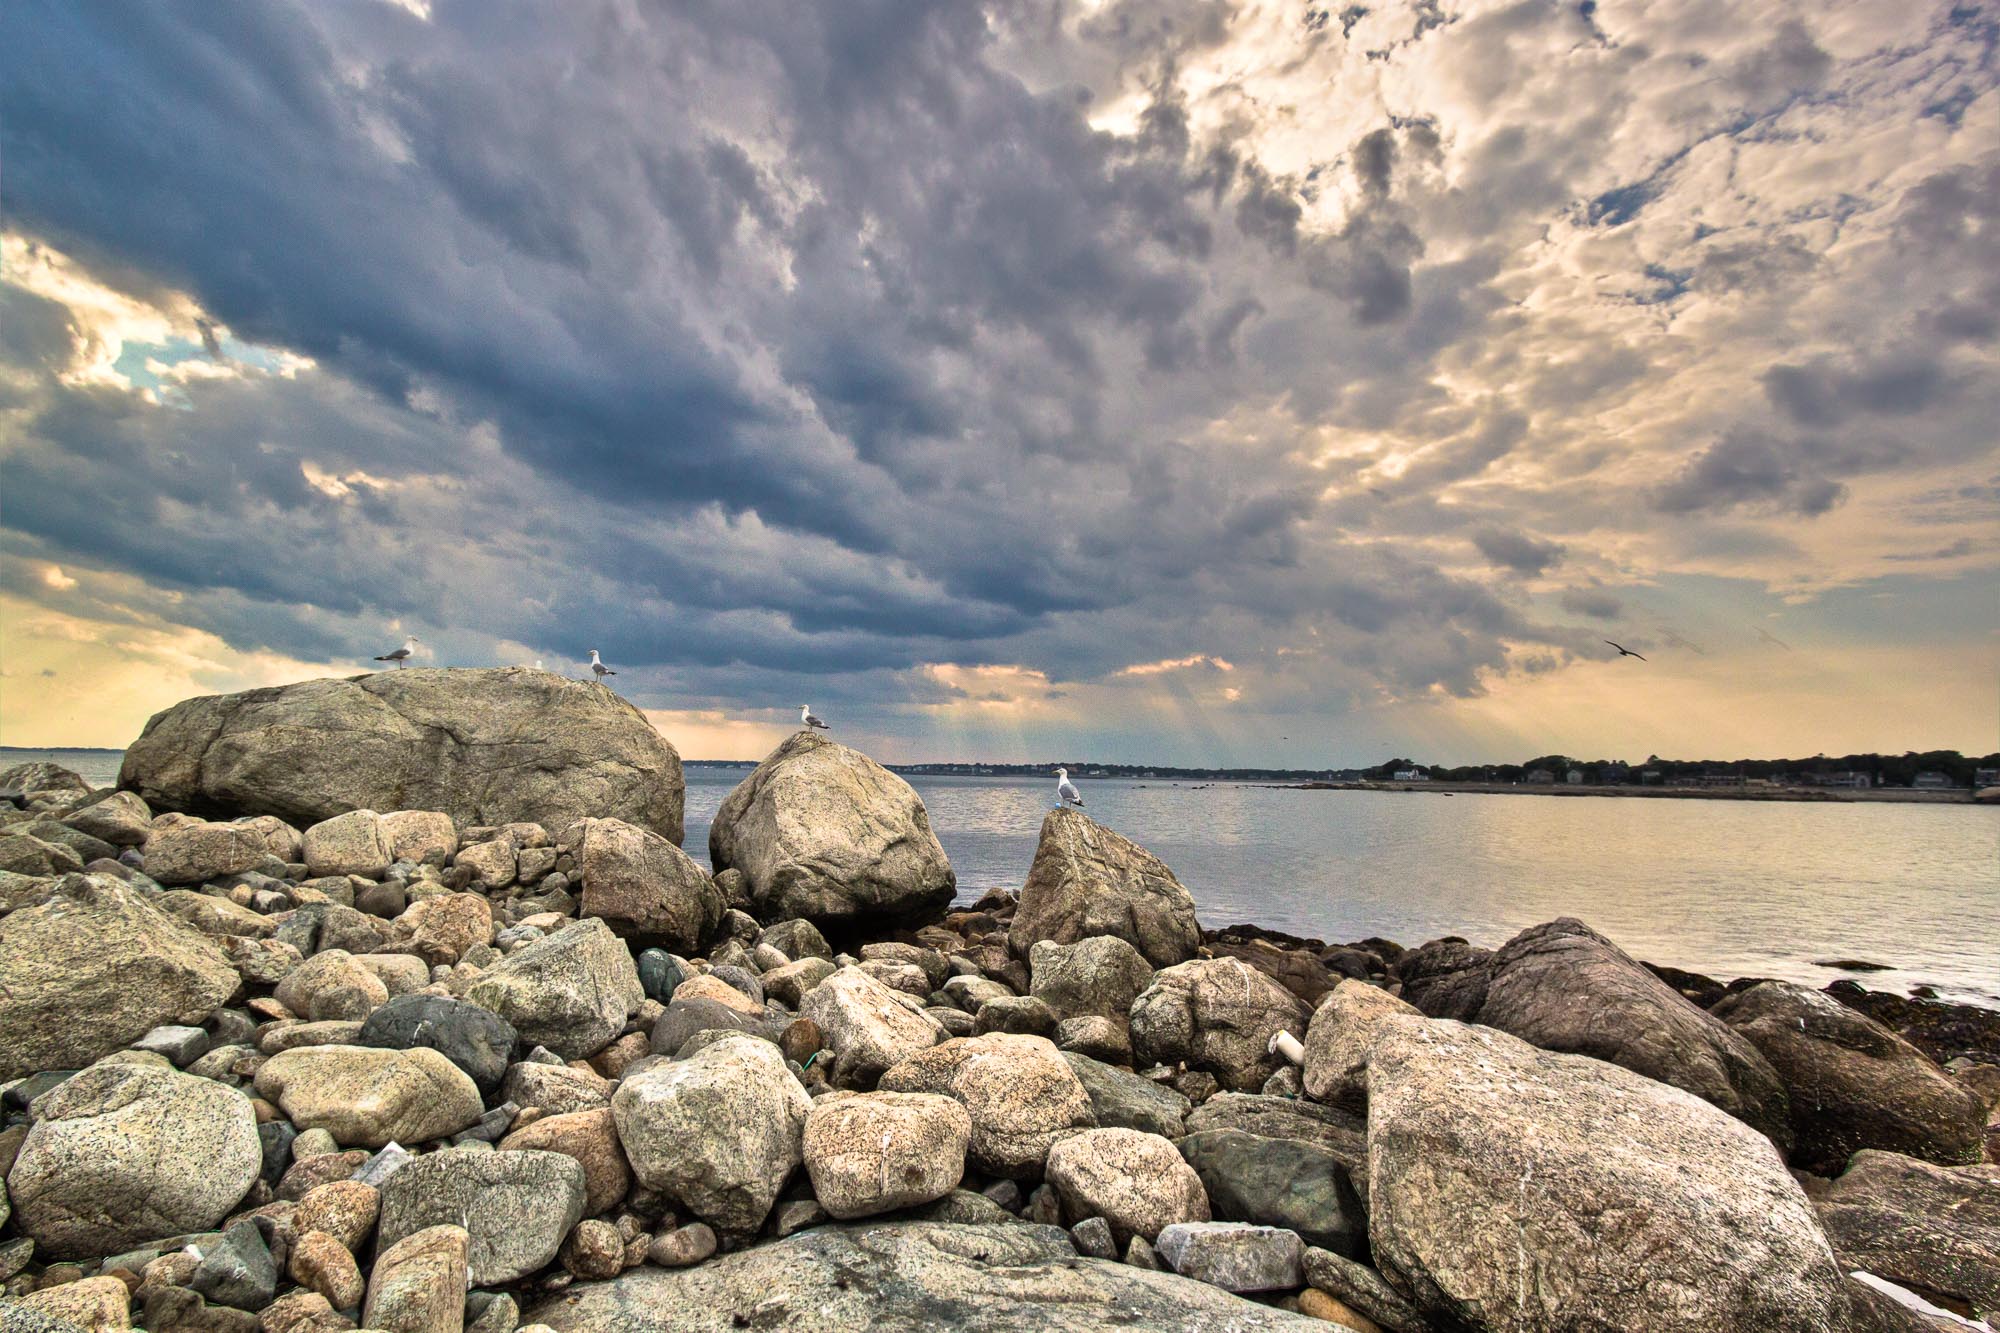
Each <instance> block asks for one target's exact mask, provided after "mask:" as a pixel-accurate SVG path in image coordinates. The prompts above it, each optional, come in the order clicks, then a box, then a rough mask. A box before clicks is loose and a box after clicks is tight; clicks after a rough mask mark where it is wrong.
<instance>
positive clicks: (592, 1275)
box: [560, 1218, 625, 1280]
mask: <svg viewBox="0 0 2000 1333" xmlns="http://www.w3.org/2000/svg"><path fill="white" fill-rule="evenodd" d="M560 1257H561V1259H562V1266H563V1267H564V1268H565V1269H567V1270H568V1271H569V1272H571V1273H573V1274H575V1275H576V1276H577V1277H579V1278H583V1279H585V1280H602V1279H604V1278H613V1277H617V1276H618V1274H619V1272H620V1270H622V1269H623V1268H624V1266H625V1238H624V1237H623V1236H620V1235H619V1234H618V1228H617V1227H615V1226H613V1225H612V1224H611V1223H609V1222H605V1221H601V1220H599V1219H597V1218H590V1219H588V1220H586V1221H582V1222H578V1223H577V1224H576V1227H575V1228H574V1229H573V1230H572V1231H571V1232H570V1233H569V1238H568V1239H566V1240H565V1241H563V1243H562V1250H561V1252H560Z"/></svg>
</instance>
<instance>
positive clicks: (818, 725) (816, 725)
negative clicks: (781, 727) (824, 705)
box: [799, 704, 833, 731]
mask: <svg viewBox="0 0 2000 1333" xmlns="http://www.w3.org/2000/svg"><path fill="white" fill-rule="evenodd" d="M799 725H800V726H802V727H804V728H806V729H807V730H808V731H832V730H833V728H832V727H829V726H828V725H826V723H824V722H822V721H820V720H819V719H818V718H816V717H814V716H813V710H812V705H811V704H800V705H799Z"/></svg>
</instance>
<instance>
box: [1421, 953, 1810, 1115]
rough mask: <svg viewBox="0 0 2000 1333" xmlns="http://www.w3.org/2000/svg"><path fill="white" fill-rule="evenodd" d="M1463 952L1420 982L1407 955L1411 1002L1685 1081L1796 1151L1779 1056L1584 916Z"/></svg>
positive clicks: (1682, 1084) (1665, 1079)
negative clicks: (1481, 950) (1491, 947)
mask: <svg viewBox="0 0 2000 1333" xmlns="http://www.w3.org/2000/svg"><path fill="white" fill-rule="evenodd" d="M1425 947H1426V949H1429V948H1430V947H1431V946H1425ZM1423 952H1424V950H1419V951H1418V954H1419V955H1420V954H1422V953H1423ZM1435 957H1436V958H1437V959H1439V960H1444V959H1445V958H1446V955H1445V953H1444V952H1442V951H1441V952H1440V953H1439V954H1438V955H1436V956H1435ZM1456 957H1457V958H1458V963H1457V965H1456V966H1455V967H1453V968H1451V969H1449V970H1445V971H1430V972H1428V973H1423V975H1425V976H1426V977H1427V978H1428V980H1426V981H1425V982H1424V983H1422V984H1418V983H1415V982H1413V981H1412V979H1411V972H1410V969H1411V966H1412V964H1413V963H1418V962H1419V959H1418V957H1417V955H1412V956H1411V957H1407V958H1405V959H1404V960H1403V968H1404V976H1403V998H1404V999H1405V1000H1406V1001H1408V1002H1410V1003H1412V1004H1415V1005H1416V1006H1417V1007H1418V1008H1419V1009H1422V1010H1423V1011H1424V1012H1425V1013H1426V1014H1429V1015H1430V1016H1431V1017H1433V1018H1458V1019H1462V1020H1464V1021H1470V1022H1477V1023H1481V1024H1483V1025H1485V1026H1487V1027H1493V1028H1498V1029H1500V1030H1501V1031H1502V1032H1508V1033H1511V1034H1513V1035H1514V1036H1516V1037H1520V1038H1521V1039H1522V1040H1524V1041H1527V1042H1530V1043H1532V1044H1533V1045H1536V1046H1539V1047H1541V1048H1542V1049H1543V1050H1549V1051H1564V1052H1568V1053H1571V1054H1575V1055H1588V1056H1591V1057H1593V1058H1595V1059H1598V1060H1604V1061H1607V1062H1609V1063H1611V1064H1614V1065H1621V1066H1623V1067H1624V1068H1626V1069H1630V1070H1632V1071H1633V1072H1634V1073H1637V1074H1643V1075H1645V1076H1646V1077H1647V1078H1651V1079H1657V1080H1658V1081H1660V1082H1662V1083H1667V1084H1671V1085H1672V1086H1674V1087H1677V1088H1683V1089H1686V1090H1687V1091H1689V1092H1692V1093H1693V1094H1694V1095H1695V1096H1697V1097H1700V1098H1702V1099H1704V1100H1705V1101H1709V1102H1712V1103H1713V1104H1715V1105H1717V1106H1719V1107H1721V1108H1722V1109H1723V1110H1725V1111H1727V1112H1729V1113H1730V1114H1731V1115H1733V1116H1736V1117H1737V1118H1738V1119H1740V1120H1742V1121H1744V1122H1745V1123H1746V1124H1749V1125H1751V1126H1752V1127H1754V1128H1755V1129H1757V1130H1759V1131H1761V1132H1762V1133H1764V1134H1765V1135H1767V1136H1768V1137H1770V1139H1771V1140H1772V1141H1773V1142H1774V1143H1776V1144H1777V1145H1778V1146H1779V1148H1780V1150H1781V1151H1782V1150H1785V1149H1789V1148H1790V1146H1791V1139H1792V1128H1791V1123H1790V1118H1789V1107H1788V1104H1787V1101H1786V1097H1785V1090H1784V1085H1783V1083H1782V1082H1781V1081H1780V1080H1779V1078H1778V1074H1777V1071H1776V1070H1774V1069H1772V1068H1771V1065H1770V1062H1769V1061H1767V1060H1766V1059H1765V1058H1764V1056H1763V1055H1762V1054H1761V1053H1760V1052H1759V1051H1758V1050H1757V1048H1756V1047H1755V1046H1753V1045H1751V1044H1750V1043H1749V1042H1748V1041H1746V1040H1745V1039H1744V1038H1743V1037H1742V1036H1740V1035H1739V1034H1737V1033H1736V1032H1734V1031H1733V1030H1731V1029H1730V1028H1728V1027H1726V1026H1724V1025H1723V1024H1722V1023H1720V1022H1718V1021H1716V1019H1715V1018H1713V1017H1712V1016H1710V1015H1709V1014H1708V1013H1706V1012H1704V1011H1703V1010H1701V1009H1699V1008H1696V1007H1695V1006H1694V1005H1692V1004H1690V1003H1689V1002H1688V1001H1687V1000H1685V999H1684V998H1682V997H1681V995H1680V994H1679V993H1678V992H1677V991H1675V990H1674V989H1673V988H1672V987H1670V986H1668V985H1667V984H1666V983H1665V982H1663V981H1661V980H1660V979H1659V978H1658V977H1657V976H1654V975H1653V974H1652V973H1651V972H1649V971H1647V970H1646V969H1645V968H1644V967H1643V966H1641V965H1640V964H1639V963H1637V962H1635V961H1633V959H1631V958H1630V957H1629V956H1627V955H1626V954H1625V952H1624V951H1623V950H1621V949H1620V948H1618V946H1617V945H1615V944H1613V943H1612V942H1611V941H1610V940H1607V939H1605V938H1604V937H1603V936H1602V935H1599V934H1598V933H1597V932H1596V931H1594V930H1592V929H1590V927H1588V926H1586V925H1584V924H1583V923H1582V922H1581V921H1577V920H1574V919H1572V918H1569V917H1562V918H1559V919H1558V920H1555V921H1551V922H1548V923H1546V924H1544V925H1540V926H1532V927H1530V928H1529V929H1527V930H1524V931H1522V932H1521V933H1520V934H1519V935H1516V936H1515V937H1514V938H1513V939H1511V940H1509V941H1508V942H1507V943H1506V944H1505V945H1504V946H1502V947H1501V948H1500V949H1499V950H1498V951H1497V952H1496V953H1494V954H1492V955H1490V956H1488V957H1486V958H1483V959H1481V958H1476V957H1472V956H1470V955H1456ZM1419 970H1420V972H1421V971H1422V969H1421V967H1420V969H1419ZM1474 998H1476V999H1477V1000H1478V1004H1477V1007H1476V1008H1474V1009H1472V1010H1471V1011H1470V1012H1466V1011H1465V1010H1466V1006H1467V1005H1468V1004H1469V1003H1470V1001H1471V1000H1473V999H1474Z"/></svg>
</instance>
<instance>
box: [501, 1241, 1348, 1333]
mask: <svg viewBox="0 0 2000 1333" xmlns="http://www.w3.org/2000/svg"><path fill="white" fill-rule="evenodd" d="M857 1274H864V1275H866V1280H865V1281H857V1280H856V1275H857ZM524 1317H525V1318H526V1319H528V1320H530V1321H535V1322H539V1323H543V1324H547V1325H548V1326H549V1327H550V1328H552V1329H554V1330H556V1333H651V1330H655V1329H665V1328H671V1329H676V1330H681V1331H682V1333H725V1331H727V1330H734V1329H740V1328H743V1327H746V1326H748V1327H769V1328H783V1329H787V1330H790V1331H791V1333H848V1330H852V1329H861V1328H873V1329H880V1330H884V1333H916V1330H926V1329H939V1328H976V1329H979V1330H981V1331H982V1333H1113V1330H1129V1329H1134V1328H1143V1329H1148V1330H1155V1331H1156V1333H1214V1331H1215V1330H1224V1329H1226V1330H1229V1331H1230V1333H1265V1331H1266V1330H1281V1329H1282V1330H1297V1331H1298V1333H1311V1331H1312V1330H1315V1329H1319V1330H1323V1329H1325V1328H1326V1327H1327V1326H1326V1325H1325V1324H1323V1323H1321V1322H1319V1321H1317V1320H1312V1319H1308V1318H1305V1317H1304V1316H1302V1315H1295V1314H1288V1313H1286V1312H1285V1311H1283V1310H1274V1309H1271V1308H1270V1307H1268V1306H1262V1305H1256V1304H1253V1303H1251V1302H1249V1301H1246V1300H1243V1299H1241V1298H1240V1297H1236V1296H1231V1295H1229V1294H1228V1293H1227V1292H1223V1291H1219V1290H1217V1289H1216V1288H1214V1287H1210V1286H1205V1285H1203V1284H1202V1283H1199V1282H1191V1281H1189V1280H1187V1279H1186V1278H1180V1277H1175V1276H1173V1275H1172V1274H1167V1273H1153V1272H1147V1271H1145V1270H1144V1269H1140V1268H1134V1267H1132V1266H1130V1265H1127V1264H1119V1263H1112V1262H1109V1261H1106V1260H1102V1259H1080V1258H1078V1257H1077V1254H1076V1250H1075V1248H1074V1246H1072V1245H1071V1243H1070V1240H1069V1237H1068V1236H1067V1235H1065V1234H1064V1233H1063V1232H1062V1231H1061V1230H1059V1229H1058V1228H1055V1227H1049V1226H1024V1225H1021V1224H1019V1223H1001V1224H998V1225H985V1226H953V1225H948V1224H940V1223H935V1222H861V1223H851V1224H848V1225H844V1226H842V1225H835V1226H822V1227H814V1228H812V1229H811V1230H809V1231H803V1232H800V1233H799V1234H798V1235H795V1236H793V1237H791V1238H789V1239H787V1240H783V1241H779V1242H777V1243H776V1244H772V1245H760V1246H757V1247H756V1248H754V1249H749V1250H743V1251H740V1252H738V1253H735V1254H728V1255H723V1256H721V1257H720V1258H717V1259H712V1260H710V1261H709V1262H707V1263H704V1264H702V1265H700V1266H699V1267H696V1268H687V1269H680V1270H674V1271H668V1270H663V1269H654V1268H641V1269H635V1270H633V1271H632V1272H629V1273H627V1274H625V1275H624V1276H623V1277H620V1278H618V1279H616V1280H614V1281H611V1282H598V1283H578V1284H577V1285H575V1286H573V1287H571V1288H570V1289H569V1290H568V1291H565V1292H562V1293H560V1294H558V1295H556V1296H554V1297H551V1298H549V1299H547V1300H545V1301H543V1302H541V1303H540V1304H538V1305H534V1306H531V1307H529V1309H528V1311H527V1313H526V1315H525V1316H524Z"/></svg>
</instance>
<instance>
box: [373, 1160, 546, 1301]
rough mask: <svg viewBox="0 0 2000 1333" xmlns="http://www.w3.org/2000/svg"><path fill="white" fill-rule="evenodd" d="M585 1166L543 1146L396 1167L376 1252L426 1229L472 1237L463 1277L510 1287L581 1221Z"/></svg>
mask: <svg viewBox="0 0 2000 1333" xmlns="http://www.w3.org/2000/svg"><path fill="white" fill-rule="evenodd" d="M584 1197H585V1195H584V1182H583V1165H582V1164H581V1163H580V1162H578V1161H577V1160H576V1159H575V1158H574V1157H569V1156H566V1155H565V1154H563V1153H559V1152H545V1151H542V1150H540V1149H532V1148H531V1149H516V1148H508V1149H492V1150H478V1149H472V1148H450V1149H446V1150H445V1151H443V1152H434V1153H425V1154H423V1155H422V1156H421V1157H415V1158H412V1159H411V1160H410V1161H408V1162H405V1163H404V1164H403V1165H402V1166H401V1167H399V1168H397V1170H396V1173H395V1174H394V1175H392V1176H390V1177H389V1179H388V1180H387V1181H385V1182H384V1183H383V1185H382V1215H381V1221H380V1222H378V1223H377V1225H376V1232H375V1244H376V1247H377V1249H378V1250H383V1251H386V1250H389V1249H392V1248H393V1247H394V1246H395V1245H396V1243H397V1242H398V1241H401V1240H402V1239H404V1238H405V1237H407V1236H412V1235H415V1234H416V1233H417V1232H419V1231H423V1230H425V1229H426V1228H429V1227H434V1226H443V1225H455V1226H462V1227H464V1228H465V1229H466V1231H467V1232H468V1233H470V1236H471V1251H470V1254H469V1255H468V1259H467V1262H468V1265H469V1269H470V1271H469V1272H468V1274H467V1276H468V1277H469V1278H470V1279H471V1281H472V1284H473V1285H474V1286H478V1287H486V1286H498V1285H499V1284H501V1283H503V1282H514V1281H518V1280H519V1279H521V1278H524V1277H526V1276H527V1275H528V1274H530V1273H533V1272H535V1271H537V1270H539V1269H540V1268H542V1267H543V1266H544V1265H545V1264H547V1263H548V1262H549V1261H550V1260H551V1259H553V1258H555V1257H556V1250H557V1249H558V1248H560V1247H561V1245H562V1242H563V1237H565V1236H567V1235H568V1234H569V1229H570V1228H571V1227H573V1226H575V1225H576V1224H577V1222H578V1221H579V1220H581V1219H582V1217H583V1204H584Z"/></svg>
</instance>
